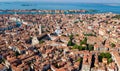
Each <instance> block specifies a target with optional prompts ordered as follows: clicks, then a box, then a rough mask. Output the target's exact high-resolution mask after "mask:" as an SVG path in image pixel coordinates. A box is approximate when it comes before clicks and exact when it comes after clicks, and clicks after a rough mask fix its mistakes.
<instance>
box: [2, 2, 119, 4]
mask: <svg viewBox="0 0 120 71" xmlns="http://www.w3.org/2000/svg"><path fill="white" fill-rule="evenodd" d="M0 2H47V3H98V4H104V3H109V4H110V3H111V2H61V1H58V2H56V1H53V2H50V1H0ZM115 3H116V2H114V3H113V2H112V3H111V4H115ZM116 4H120V2H117V3H116Z"/></svg>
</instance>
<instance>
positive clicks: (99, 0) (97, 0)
mask: <svg viewBox="0 0 120 71" xmlns="http://www.w3.org/2000/svg"><path fill="white" fill-rule="evenodd" d="M0 1H2V2H3V1H5V2H8V1H9V2H12V1H34V2H35V1H39V2H42V1H44V2H87V3H120V0H0Z"/></svg>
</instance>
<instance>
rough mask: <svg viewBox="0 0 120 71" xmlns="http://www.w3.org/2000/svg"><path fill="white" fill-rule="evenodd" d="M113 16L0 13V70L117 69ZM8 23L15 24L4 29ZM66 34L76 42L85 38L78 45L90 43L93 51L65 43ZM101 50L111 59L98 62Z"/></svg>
mask: <svg viewBox="0 0 120 71" xmlns="http://www.w3.org/2000/svg"><path fill="white" fill-rule="evenodd" d="M115 15H116V14H111V13H106V14H41V15H32V14H21V15H17V14H15V15H9V14H8V15H0V71H120V61H119V59H120V19H117V18H112V17H113V16H115ZM18 23H19V24H18ZM16 25H19V26H16ZM9 26H16V27H12V28H11V29H4V28H8V27H9ZM1 28H2V29H4V30H1ZM70 35H73V38H72V43H74V44H76V45H80V43H81V41H82V40H83V39H84V38H87V44H83V45H81V46H82V47H86V46H87V45H88V44H89V45H93V50H85V49H84V50H79V49H74V48H73V47H74V45H73V46H68V42H69V41H70ZM103 52H104V53H110V55H111V56H110V57H111V60H108V59H107V58H106V57H103V58H102V61H100V54H101V53H103Z"/></svg>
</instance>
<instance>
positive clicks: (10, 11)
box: [0, 9, 116, 14]
mask: <svg viewBox="0 0 120 71" xmlns="http://www.w3.org/2000/svg"><path fill="white" fill-rule="evenodd" d="M101 13H102V14H103V13H112V12H99V11H98V10H92V9H91V10H83V9H81V10H37V9H31V10H1V9H0V14H101ZM114 14H116V13H114Z"/></svg>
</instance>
